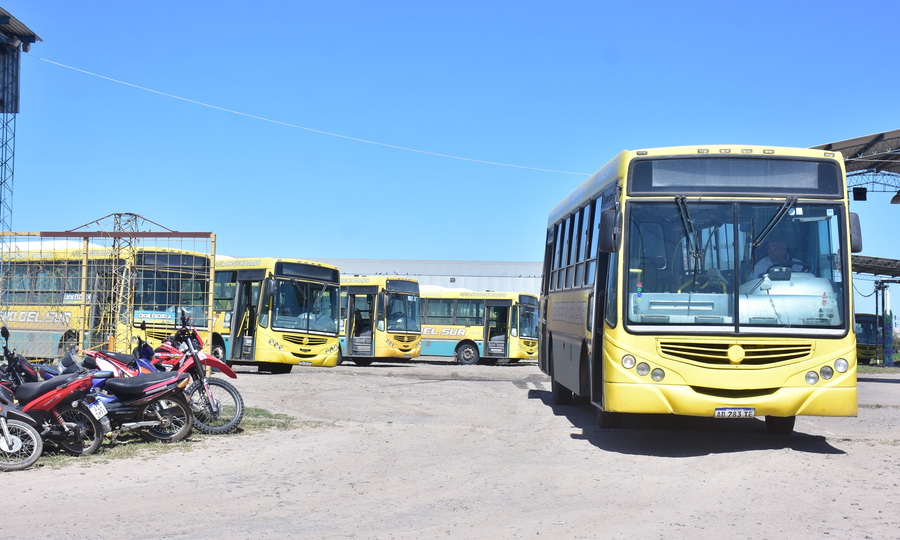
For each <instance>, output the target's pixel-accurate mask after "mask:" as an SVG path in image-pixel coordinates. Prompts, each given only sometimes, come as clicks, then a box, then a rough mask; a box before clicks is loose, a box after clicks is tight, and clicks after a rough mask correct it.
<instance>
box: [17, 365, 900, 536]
mask: <svg viewBox="0 0 900 540" xmlns="http://www.w3.org/2000/svg"><path fill="white" fill-rule="evenodd" d="M238 369H239V376H238V379H237V380H236V381H234V382H235V384H236V385H237V387H238V388H239V390H240V391H241V393H242V394H243V396H244V400H245V402H246V404H247V405H248V406H255V407H262V408H265V409H268V410H271V411H273V412H280V413H287V414H290V415H293V416H296V417H297V418H299V419H300V420H302V421H304V422H302V423H301V427H299V428H297V429H294V430H291V431H269V432H264V433H256V434H244V435H238V436H222V437H218V438H209V439H207V440H206V441H207V442H203V443H200V444H197V445H196V446H195V447H194V448H193V449H191V450H190V451H188V452H171V453H167V454H164V455H162V456H160V457H158V458H147V457H139V458H134V459H122V460H117V461H113V462H109V463H106V464H102V465H95V466H92V467H83V466H79V465H77V464H76V465H73V466H68V467H64V468H62V469H56V470H53V469H49V468H36V469H31V470H27V471H22V472H16V473H7V474H3V475H2V476H0V481H2V484H3V487H4V492H5V498H6V501H7V503H6V504H5V505H4V506H5V508H6V519H5V520H4V526H3V536H5V537H7V538H10V537H11V538H98V537H99V538H123V537H155V538H259V537H263V536H268V537H273V538H274V537H279V538H280V537H296V538H429V537H431V538H433V537H438V536H442V537H448V538H491V539H498V538H536V537H544V538H547V537H551V538H556V537H566V538H715V539H721V538H754V539H757V538H786V537H789V538H823V537H830V538H842V539H843V538H873V539H882V538H900V515H898V504H900V422H898V420H900V376H895V375H860V398H859V399H860V405H861V408H860V413H859V417H858V418H821V417H800V418H798V419H797V426H796V429H797V432H796V433H795V434H794V435H792V436H773V435H769V434H768V433H766V431H765V427H764V424H763V422H762V420H715V419H698V418H683V417H672V416H636V417H628V418H626V420H625V421H624V423H623V427H622V428H621V429H616V430H600V429H599V428H597V427H596V423H595V414H594V412H593V411H592V409H590V408H589V407H587V406H569V407H555V406H552V405H551V402H550V384H549V380H548V379H547V377H546V376H544V375H543V374H542V373H540V371H539V370H538V368H537V366H536V365H535V364H534V363H520V364H511V365H497V366H460V365H456V364H453V363H450V362H446V361H443V360H437V359H427V358H426V359H424V360H422V361H415V362H410V363H376V364H373V365H372V366H369V367H358V366H355V365H353V364H349V365H348V364H345V365H342V366H339V367H336V368H331V369H329V368H295V369H294V371H293V373H291V374H290V375H269V374H258V373H255V372H253V371H252V370H251V369H250V368H238Z"/></svg>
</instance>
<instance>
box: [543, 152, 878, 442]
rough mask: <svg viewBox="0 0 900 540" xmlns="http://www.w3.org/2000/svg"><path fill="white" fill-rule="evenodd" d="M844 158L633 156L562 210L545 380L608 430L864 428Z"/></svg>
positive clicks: (549, 255)
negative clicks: (721, 422) (638, 425)
mask: <svg viewBox="0 0 900 540" xmlns="http://www.w3.org/2000/svg"><path fill="white" fill-rule="evenodd" d="M861 249H862V237H861V235H860V231H859V220H858V217H857V216H856V215H855V214H852V213H849V212H848V200H847V187H846V177H845V170H844V163H843V159H842V157H841V156H840V154H835V153H833V152H828V151H822V150H810V149H792V148H781V147H770V146H765V147H761V146H735V145H716V146H685V147H673V148H660V149H648V150H637V151H623V152H621V153H620V154H618V155H617V156H616V157H615V158H613V159H612V161H610V162H609V163H608V164H607V165H605V166H604V167H603V168H602V169H600V170H599V171H598V172H596V173H595V174H594V175H592V176H591V177H590V178H589V179H588V180H586V181H585V182H584V183H583V184H582V185H581V186H579V187H578V188H576V189H575V191H574V192H572V193H571V194H570V195H569V196H568V197H566V198H565V199H564V200H563V201H562V202H561V203H559V204H558V205H557V206H556V207H555V208H554V209H553V210H552V211H551V212H550V216H549V221H548V228H547V236H546V251H545V257H544V271H543V278H542V285H541V288H542V293H541V354H540V360H539V365H540V368H541V370H542V371H543V372H544V373H546V374H548V375H549V376H550V377H551V381H552V382H551V386H552V394H553V401H554V402H555V403H558V404H563V403H568V402H571V401H572V399H573V398H575V397H577V398H579V400H581V401H589V402H590V403H592V404H593V405H594V406H595V407H596V408H597V409H598V410H599V414H598V421H599V423H600V425H601V426H603V427H613V426H617V425H619V424H620V422H621V419H622V415H623V413H669V414H678V415H688V416H704V417H715V418H753V417H757V416H764V417H765V424H766V428H767V429H768V430H769V431H770V432H772V433H790V432H792V431H793V428H794V423H795V417H796V416H797V415H814V416H855V415H856V414H857V402H856V364H857V361H856V343H855V340H854V336H853V327H852V324H853V288H852V286H851V282H850V276H851V268H850V253H851V252H853V253H856V252H858V251H860V250H861Z"/></svg>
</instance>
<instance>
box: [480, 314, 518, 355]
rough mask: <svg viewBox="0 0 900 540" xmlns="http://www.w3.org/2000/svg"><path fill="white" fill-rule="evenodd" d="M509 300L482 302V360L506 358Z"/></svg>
mask: <svg viewBox="0 0 900 540" xmlns="http://www.w3.org/2000/svg"><path fill="white" fill-rule="evenodd" d="M511 307H512V301H511V300H485V302H484V354H482V356H483V357H484V358H508V357H509V353H508V352H507V351H508V349H509V343H508V341H509V315H510V311H511Z"/></svg>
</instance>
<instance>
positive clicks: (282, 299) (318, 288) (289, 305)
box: [272, 279, 340, 335]
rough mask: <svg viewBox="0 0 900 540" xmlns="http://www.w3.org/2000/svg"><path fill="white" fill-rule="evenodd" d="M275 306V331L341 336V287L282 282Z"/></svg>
mask: <svg viewBox="0 0 900 540" xmlns="http://www.w3.org/2000/svg"><path fill="white" fill-rule="evenodd" d="M273 302H274V305H273V306H272V308H273V309H272V313H273V314H274V317H275V320H274V324H273V325H272V326H273V328H275V329H282V330H302V331H308V332H312V333H323V334H332V335H337V331H338V310H339V307H340V301H339V295H338V286H337V285H330V284H324V283H309V282H305V281H299V280H296V279H279V280H278V292H277V293H276V294H275V297H274V299H273Z"/></svg>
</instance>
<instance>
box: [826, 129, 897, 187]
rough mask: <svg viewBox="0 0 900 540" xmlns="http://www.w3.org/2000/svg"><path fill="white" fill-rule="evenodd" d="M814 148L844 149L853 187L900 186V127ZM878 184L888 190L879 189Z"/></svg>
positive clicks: (848, 182) (842, 152) (837, 150)
mask: <svg viewBox="0 0 900 540" xmlns="http://www.w3.org/2000/svg"><path fill="white" fill-rule="evenodd" d="M813 148H815V149H819V150H831V151H835V152H840V153H841V154H842V155H843V156H844V163H845V164H846V167H847V177H848V178H847V184H848V186H850V187H854V186H864V185H870V186H871V188H870V189H871V190H872V191H894V190H895V189H898V188H900V129H895V130H893V131H885V132H884V133H876V134H874V135H866V136H865V137H856V138H855V139H847V140H845V141H838V142H833V143H828V144H823V145H821V146H813ZM876 185H880V186H886V187H887V188H888V189H880V190H879V189H877V188H875V186H876ZM873 188H874V189H873Z"/></svg>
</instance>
